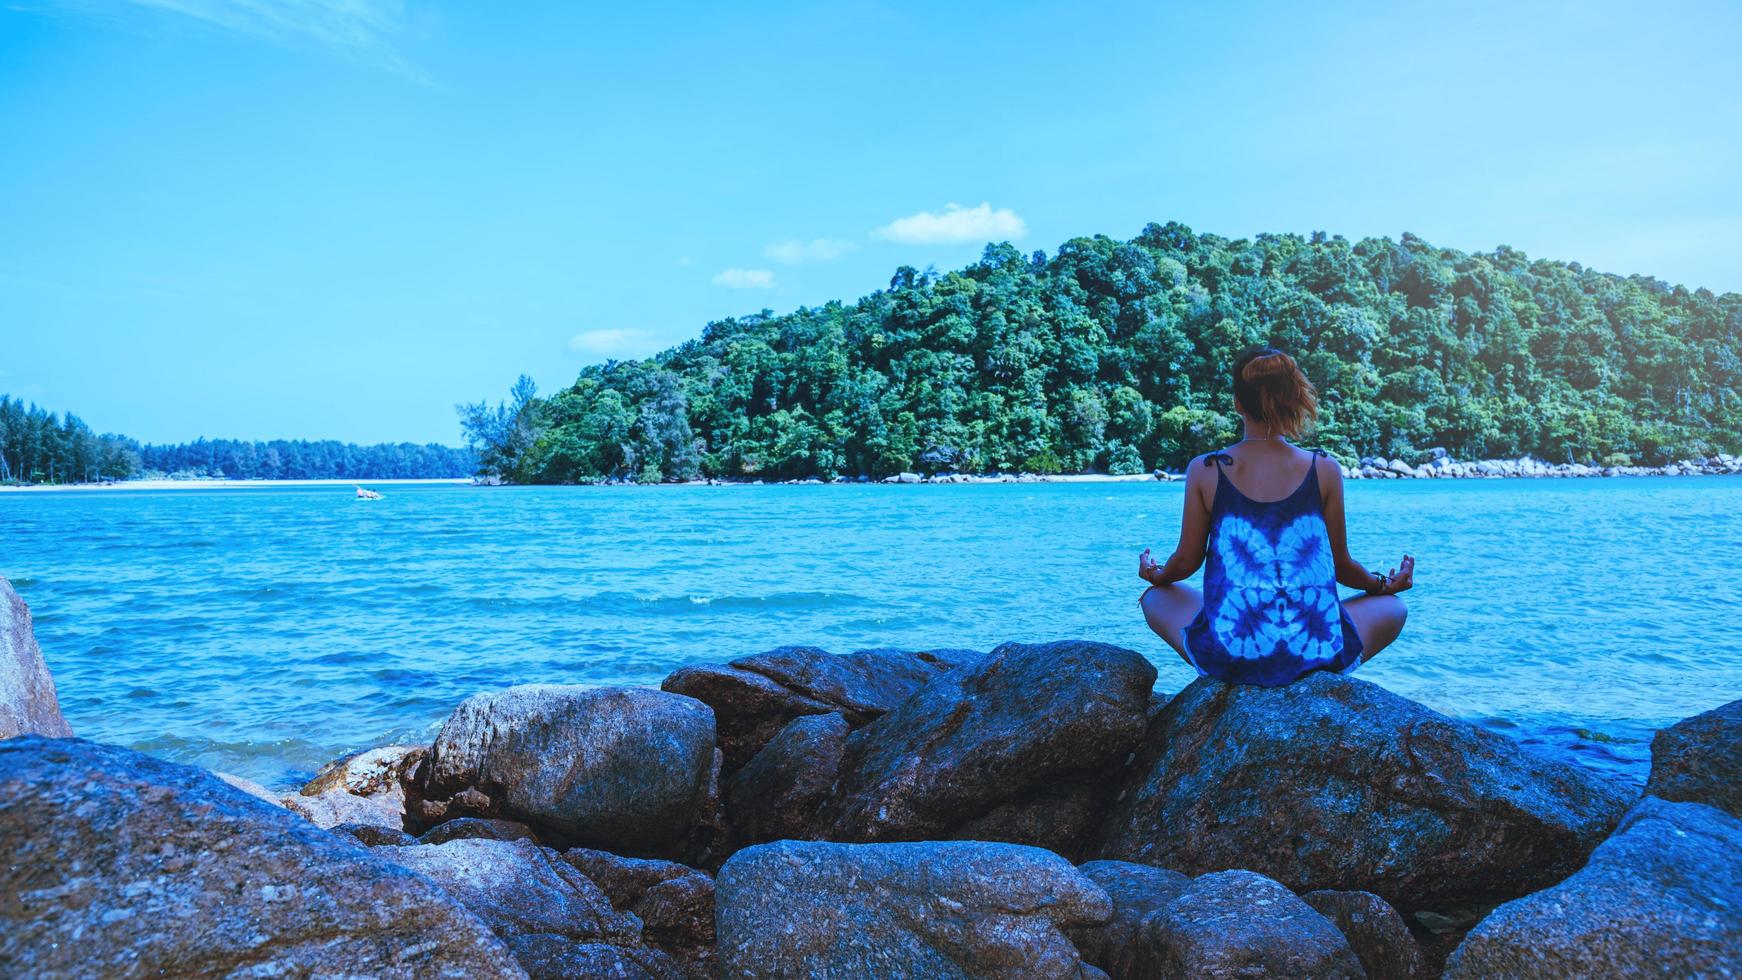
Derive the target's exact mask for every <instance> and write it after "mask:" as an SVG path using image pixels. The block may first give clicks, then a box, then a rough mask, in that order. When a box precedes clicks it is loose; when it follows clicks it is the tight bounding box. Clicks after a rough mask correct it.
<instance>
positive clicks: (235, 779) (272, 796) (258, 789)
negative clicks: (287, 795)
mask: <svg viewBox="0 0 1742 980" xmlns="http://www.w3.org/2000/svg"><path fill="white" fill-rule="evenodd" d="M212 775H214V776H216V777H218V778H219V779H222V780H223V781H224V782H226V783H229V784H230V785H231V786H234V787H236V788H237V789H239V790H241V791H242V792H244V793H247V794H248V795H249V796H252V797H254V798H255V799H257V800H260V801H262V802H265V803H270V804H272V805H273V806H283V805H284V794H282V793H274V792H273V791H271V790H269V789H267V788H266V787H264V786H262V785H260V784H259V783H257V782H255V781H254V780H252V779H244V778H242V777H241V776H234V775H231V774H230V773H227V772H219V771H217V770H216V769H214V770H212Z"/></svg>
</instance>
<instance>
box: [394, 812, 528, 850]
mask: <svg viewBox="0 0 1742 980" xmlns="http://www.w3.org/2000/svg"><path fill="white" fill-rule="evenodd" d="M451 840H529V841H532V842H533V843H534V844H537V843H539V839H538V835H537V834H535V833H533V832H532V828H531V827H528V826H527V825H525V824H523V823H518V822H516V821H513V820H493V819H490V818H488V817H459V818H457V819H454V820H449V821H447V822H446V823H439V824H436V825H435V826H434V827H431V828H430V829H428V830H426V831H424V832H423V834H422V835H420V836H419V837H418V838H417V839H416V843H419V844H446V843H447V842H448V841H451Z"/></svg>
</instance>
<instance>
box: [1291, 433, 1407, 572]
mask: <svg viewBox="0 0 1742 980" xmlns="http://www.w3.org/2000/svg"><path fill="white" fill-rule="evenodd" d="M1313 465H1315V466H1317V467H1318V470H1319V490H1320V492H1321V493H1322V494H1323V495H1324V501H1325V533H1326V534H1327V535H1328V536H1329V537H1330V539H1331V559H1332V561H1334V562H1335V563H1336V569H1337V582H1338V583H1339V584H1342V585H1346V586H1348V587H1349V588H1351V589H1360V590H1361V591H1363V592H1371V593H1375V594H1378V595H1389V594H1391V593H1393V592H1402V591H1403V590H1404V589H1407V588H1409V587H1410V586H1411V585H1413V584H1415V583H1414V574H1415V559H1413V558H1411V557H1409V556H1408V555H1404V556H1403V569H1402V571H1401V572H1399V571H1398V570H1396V569H1393V570H1392V572H1391V574H1390V575H1387V576H1384V577H1383V578H1382V577H1380V576H1378V575H1375V574H1373V573H1372V572H1370V571H1368V570H1367V566H1365V565H1363V564H1361V563H1360V562H1358V561H1356V560H1355V559H1354V558H1352V557H1350V556H1349V536H1348V525H1347V523H1346V521H1345V519H1344V516H1343V468H1342V467H1341V466H1339V465H1337V461H1336V460H1334V459H1331V458H1330V457H1328V456H1327V457H1323V458H1321V459H1319V460H1318V461H1317V462H1315V463H1314V464H1313Z"/></svg>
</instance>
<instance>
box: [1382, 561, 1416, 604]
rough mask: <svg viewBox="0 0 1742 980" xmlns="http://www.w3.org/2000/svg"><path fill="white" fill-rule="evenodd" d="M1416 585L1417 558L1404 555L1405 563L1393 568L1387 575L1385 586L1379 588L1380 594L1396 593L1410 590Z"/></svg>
mask: <svg viewBox="0 0 1742 980" xmlns="http://www.w3.org/2000/svg"><path fill="white" fill-rule="evenodd" d="M1414 586H1415V559H1414V558H1412V557H1410V556H1409V555H1404V556H1403V564H1401V565H1399V566H1397V567H1396V568H1393V569H1392V570H1391V573H1390V574H1388V575H1386V576H1385V588H1383V589H1380V590H1379V594H1380V595H1396V594H1397V593H1399V592H1408V591H1409V590H1410V589H1411V588H1413V587H1414Z"/></svg>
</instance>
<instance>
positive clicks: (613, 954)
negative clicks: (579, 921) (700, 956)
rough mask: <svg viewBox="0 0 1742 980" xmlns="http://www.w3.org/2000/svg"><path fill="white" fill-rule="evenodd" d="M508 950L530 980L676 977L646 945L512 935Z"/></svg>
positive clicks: (661, 979) (674, 979)
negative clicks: (613, 944) (636, 945)
mask: <svg viewBox="0 0 1742 980" xmlns="http://www.w3.org/2000/svg"><path fill="white" fill-rule="evenodd" d="M506 945H507V946H508V949H509V951H510V952H512V953H513V954H514V958H515V959H517V960H519V961H520V965H521V966H522V967H523V968H524V969H525V970H526V973H527V976H529V977H531V978H532V980H602V978H607V977H608V978H610V980H678V978H679V977H682V976H684V974H683V973H682V971H681V969H680V968H679V967H678V966H677V964H675V963H673V962H672V961H671V959H670V958H669V957H667V956H666V954H664V953H662V952H660V951H659V950H656V949H651V948H648V947H639V948H633V947H626V946H612V945H610V944H609V943H577V942H575V941H574V940H572V939H565V938H564V937H562V936H558V935H553V934H551V933H535V934H532V935H526V936H516V937H514V938H513V939H510V940H508V941H507V944H506Z"/></svg>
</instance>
